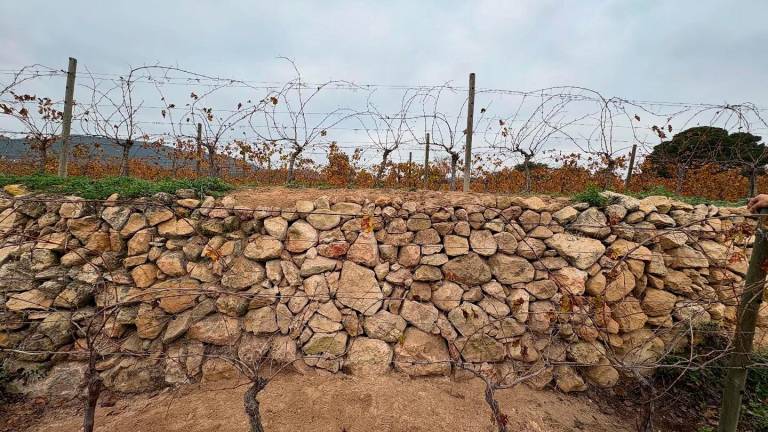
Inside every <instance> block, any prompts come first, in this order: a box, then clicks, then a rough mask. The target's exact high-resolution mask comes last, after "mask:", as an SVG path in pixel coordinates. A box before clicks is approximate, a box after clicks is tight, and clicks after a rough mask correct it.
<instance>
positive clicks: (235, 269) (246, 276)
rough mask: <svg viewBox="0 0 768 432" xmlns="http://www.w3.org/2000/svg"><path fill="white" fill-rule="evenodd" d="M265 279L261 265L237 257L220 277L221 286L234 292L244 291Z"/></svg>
mask: <svg viewBox="0 0 768 432" xmlns="http://www.w3.org/2000/svg"><path fill="white" fill-rule="evenodd" d="M265 278H266V271H265V270H264V267H263V266H262V265H261V264H259V263H257V262H254V261H251V260H249V259H248V258H245V257H237V258H235V259H234V260H232V262H231V264H230V266H229V269H228V270H227V271H226V272H225V273H224V275H223V276H222V277H221V284H222V285H224V286H225V287H228V288H232V289H234V290H244V289H248V288H249V287H251V286H252V285H256V284H258V283H259V282H261V281H263V280H264V279H265Z"/></svg>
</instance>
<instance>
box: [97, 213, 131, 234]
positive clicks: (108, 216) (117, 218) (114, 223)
mask: <svg viewBox="0 0 768 432" xmlns="http://www.w3.org/2000/svg"><path fill="white" fill-rule="evenodd" d="M130 216H131V209H130V208H128V207H105V208H104V210H102V211H101V218H102V219H104V220H105V221H106V222H107V223H108V224H109V226H111V227H112V228H113V229H115V230H118V231H120V229H121V228H123V225H125V223H126V222H128V218H129V217H130Z"/></svg>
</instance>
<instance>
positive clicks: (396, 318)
mask: <svg viewBox="0 0 768 432" xmlns="http://www.w3.org/2000/svg"><path fill="white" fill-rule="evenodd" d="M407 325H408V323H407V322H406V321H405V319H403V318H402V317H401V316H400V315H395V314H393V313H390V312H388V311H385V310H382V311H379V312H377V313H376V314H374V315H373V316H370V317H366V318H365V321H363V329H364V330H365V334H366V335H368V337H371V338H374V339H380V340H383V341H385V342H397V341H399V340H400V337H401V336H402V335H403V332H404V331H405V328H406V326H407Z"/></svg>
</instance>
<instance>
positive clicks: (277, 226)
mask: <svg viewBox="0 0 768 432" xmlns="http://www.w3.org/2000/svg"><path fill="white" fill-rule="evenodd" d="M264 229H265V230H266V231H267V234H269V235H270V236H272V237H274V238H276V239H278V240H283V239H285V234H286V233H287V232H288V221H287V220H285V219H283V218H282V217H280V216H275V217H269V218H266V219H264Z"/></svg>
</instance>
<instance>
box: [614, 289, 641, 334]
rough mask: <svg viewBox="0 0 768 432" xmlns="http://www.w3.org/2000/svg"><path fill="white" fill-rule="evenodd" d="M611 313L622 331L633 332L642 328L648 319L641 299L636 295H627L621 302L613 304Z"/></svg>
mask: <svg viewBox="0 0 768 432" xmlns="http://www.w3.org/2000/svg"><path fill="white" fill-rule="evenodd" d="M611 309H612V311H611V315H612V317H613V319H614V320H616V322H618V323H619V328H620V329H621V331H622V332H625V333H626V332H631V331H635V330H637V329H641V328H643V327H644V326H645V323H646V322H647V321H648V316H647V315H646V314H645V312H643V308H642V306H641V304H640V301H639V300H637V299H636V298H634V297H626V298H624V299H623V300H622V301H621V302H619V303H617V304H615V305H613V306H611Z"/></svg>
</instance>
